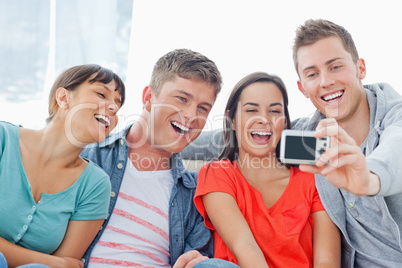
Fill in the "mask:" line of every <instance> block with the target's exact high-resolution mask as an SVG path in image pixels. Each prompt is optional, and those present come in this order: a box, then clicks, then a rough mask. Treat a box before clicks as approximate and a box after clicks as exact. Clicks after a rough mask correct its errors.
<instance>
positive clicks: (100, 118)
mask: <svg viewBox="0 0 402 268" xmlns="http://www.w3.org/2000/svg"><path fill="white" fill-rule="evenodd" d="M95 119H96V120H98V122H99V123H100V124H101V125H102V126H103V127H104V128H105V129H107V128H108V127H109V126H110V119H109V118H108V117H107V116H105V115H101V114H95Z"/></svg>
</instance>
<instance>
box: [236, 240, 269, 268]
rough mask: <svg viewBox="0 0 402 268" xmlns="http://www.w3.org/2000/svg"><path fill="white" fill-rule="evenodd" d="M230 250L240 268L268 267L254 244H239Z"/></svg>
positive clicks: (258, 248)
mask: <svg viewBox="0 0 402 268" xmlns="http://www.w3.org/2000/svg"><path fill="white" fill-rule="evenodd" d="M231 250H232V252H233V255H235V257H236V259H237V262H238V264H239V266H240V267H242V268H247V267H250V268H253V267H258V268H259V267H268V264H267V262H266V260H265V257H264V254H263V253H262V251H261V249H260V247H259V246H258V245H257V244H256V243H244V244H241V243H239V245H236V246H235V247H232V249H231Z"/></svg>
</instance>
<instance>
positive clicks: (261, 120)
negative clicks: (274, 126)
mask: <svg viewBox="0 0 402 268" xmlns="http://www.w3.org/2000/svg"><path fill="white" fill-rule="evenodd" d="M257 120H258V121H257V122H258V124H261V125H268V124H269V121H268V119H267V117H265V116H262V115H261V116H259V117H258V119H257Z"/></svg>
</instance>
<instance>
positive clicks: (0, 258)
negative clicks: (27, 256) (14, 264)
mask: <svg viewBox="0 0 402 268" xmlns="http://www.w3.org/2000/svg"><path fill="white" fill-rule="evenodd" d="M7 267H8V266H7V261H6V258H5V257H4V255H3V253H1V251H0V268H7Z"/></svg>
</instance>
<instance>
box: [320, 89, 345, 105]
mask: <svg viewBox="0 0 402 268" xmlns="http://www.w3.org/2000/svg"><path fill="white" fill-rule="evenodd" d="M344 92H345V91H344V90H340V91H337V92H335V93H331V94H328V95H325V96H322V97H321V99H322V100H323V101H325V102H329V103H331V102H335V101H337V100H338V99H340V98H341V97H342V96H343V93H344Z"/></svg>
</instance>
